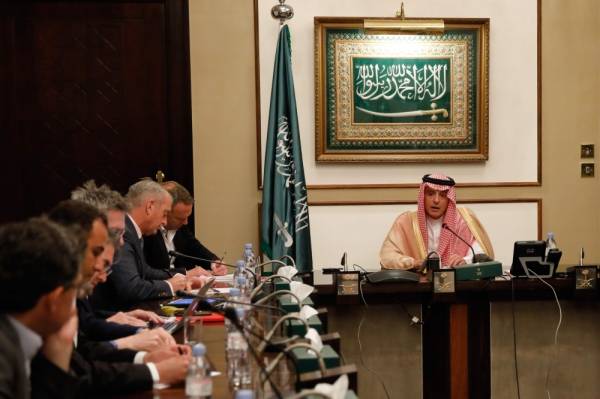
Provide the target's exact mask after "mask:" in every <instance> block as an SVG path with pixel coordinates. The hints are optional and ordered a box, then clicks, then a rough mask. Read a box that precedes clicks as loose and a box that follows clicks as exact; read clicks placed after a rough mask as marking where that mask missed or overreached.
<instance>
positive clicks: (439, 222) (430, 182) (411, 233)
mask: <svg viewBox="0 0 600 399" xmlns="http://www.w3.org/2000/svg"><path fill="white" fill-rule="evenodd" d="M454 185H455V182H454V180H453V179H452V178H450V177H447V176H445V175H442V174H429V175H425V176H423V182H422V183H421V186H420V190H419V197H418V206H417V211H416V212H414V211H409V212H404V213H402V214H401V215H400V216H398V218H397V219H396V220H395V221H394V224H393V225H392V228H391V229H390V231H389V232H388V234H387V236H386V237H385V240H384V241H383V245H382V246H381V250H380V252H379V257H380V263H381V267H382V268H384V269H405V270H408V269H420V268H421V266H422V265H423V262H424V261H425V259H426V258H427V255H428V254H429V253H431V252H437V253H438V254H439V256H440V261H441V265H442V267H455V266H460V265H464V264H466V263H472V262H473V259H472V257H473V252H472V251H471V248H470V247H469V245H470V246H471V247H473V250H474V252H475V253H476V254H479V253H484V254H486V255H488V256H489V257H492V258H493V256H494V252H493V248H492V244H491V242H490V239H489V237H488V235H487V233H486V231H485V229H484V228H483V226H482V224H481V222H479V220H478V219H477V217H476V216H475V214H474V213H473V212H472V211H471V210H470V209H467V208H462V207H460V208H459V207H457V206H456V190H455V188H454ZM459 237H460V238H459ZM461 238H462V240H461ZM463 240H464V241H463ZM465 241H466V242H465ZM467 243H468V244H469V245H467Z"/></svg>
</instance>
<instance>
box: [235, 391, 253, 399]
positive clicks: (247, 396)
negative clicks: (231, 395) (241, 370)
mask: <svg viewBox="0 0 600 399" xmlns="http://www.w3.org/2000/svg"><path fill="white" fill-rule="evenodd" d="M253 398H254V392H252V390H251V389H238V391H237V392H236V393H235V399H253Z"/></svg>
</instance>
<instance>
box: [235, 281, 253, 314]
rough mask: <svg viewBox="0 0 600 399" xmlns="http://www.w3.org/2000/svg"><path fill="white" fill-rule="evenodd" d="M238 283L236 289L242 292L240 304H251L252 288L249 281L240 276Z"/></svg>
mask: <svg viewBox="0 0 600 399" xmlns="http://www.w3.org/2000/svg"><path fill="white" fill-rule="evenodd" d="M236 282H237V284H236V287H238V289H239V290H240V299H239V300H240V302H244V303H250V294H251V293H252V287H251V286H250V285H249V282H248V279H247V278H246V277H245V276H238V277H237V280H236ZM238 307H239V306H238Z"/></svg>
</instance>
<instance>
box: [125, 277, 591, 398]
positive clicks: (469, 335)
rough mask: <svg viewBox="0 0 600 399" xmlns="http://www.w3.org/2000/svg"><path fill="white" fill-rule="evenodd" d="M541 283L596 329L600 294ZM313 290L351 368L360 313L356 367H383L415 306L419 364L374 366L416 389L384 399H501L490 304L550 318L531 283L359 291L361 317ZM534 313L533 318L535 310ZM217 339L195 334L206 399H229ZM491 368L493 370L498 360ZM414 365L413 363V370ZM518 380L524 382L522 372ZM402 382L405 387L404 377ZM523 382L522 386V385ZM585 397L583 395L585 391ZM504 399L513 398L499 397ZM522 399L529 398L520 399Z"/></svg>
mask: <svg viewBox="0 0 600 399" xmlns="http://www.w3.org/2000/svg"><path fill="white" fill-rule="evenodd" d="M546 281H547V282H548V283H549V284H551V285H552V286H553V287H554V288H555V290H556V291H557V294H558V296H559V298H560V300H561V302H563V303H564V302H569V303H573V304H574V305H573V306H571V308H570V310H569V311H570V312H571V313H573V312H576V311H577V309H578V308H580V307H585V308H586V309H587V310H588V311H589V312H591V313H589V314H591V315H593V316H595V317H596V319H595V320H591V321H590V323H591V325H592V326H598V325H599V323H600V317H597V316H599V315H600V312H599V310H600V301H598V299H600V294H599V291H598V290H597V289H594V290H591V291H585V292H580V291H577V290H575V288H574V285H575V284H574V279H573V278H572V277H560V278H552V279H546ZM316 288H317V292H316V294H313V295H312V297H313V300H314V301H315V304H316V305H317V306H321V305H326V306H327V307H328V309H329V316H328V317H329V324H330V329H332V330H338V331H339V332H340V334H341V336H342V342H343V343H344V348H343V351H344V355H345V356H346V359H345V361H346V362H349V361H355V362H356V363H357V364H358V363H359V359H358V356H354V357H355V358H353V355H356V346H355V345H353V343H354V342H355V340H356V329H355V328H356V325H357V324H358V321H359V319H360V317H361V312H362V316H363V317H364V315H365V314H366V315H367V317H368V318H369V319H371V320H373V323H371V325H370V326H369V327H365V331H366V332H363V333H364V337H365V338H366V339H367V340H369V341H370V342H369V341H367V342H364V343H363V344H362V345H363V346H365V347H366V346H369V347H372V348H375V349H376V350H375V351H373V353H361V359H360V360H363V359H362V357H363V356H364V357H365V359H367V361H369V360H368V359H369V358H371V359H372V361H373V362H375V363H377V361H378V360H379V361H384V360H382V359H388V358H387V357H386V356H393V353H390V352H391V351H390V349H389V348H386V347H382V346H383V345H385V344H384V342H389V341H386V339H389V338H391V339H392V341H391V342H394V340H402V339H404V338H402V334H403V333H402V332H401V331H399V330H396V329H395V328H396V327H395V326H398V324H395V325H393V326H394V327H391V326H392V324H390V323H391V322H392V323H393V322H397V320H398V319H400V323H401V324H402V323H404V322H406V320H401V319H402V316H401V313H403V312H404V311H406V309H404V307H405V306H409V307H410V306H411V305H413V306H414V305H416V306H420V307H421V310H422V311H421V312H420V316H421V318H422V319H423V320H424V322H423V324H422V325H421V326H420V333H419V334H418V339H419V340H420V350H421V353H420V354H419V356H420V357H421V359H420V362H417V361H416V358H414V357H411V356H410V355H408V356H404V355H402V356H400V358H398V359H393V361H392V362H391V363H390V362H389V361H388V360H385V362H388V363H387V367H386V366H385V365H384V366H382V368H383V372H382V373H383V374H386V373H387V374H386V375H390V376H391V377H390V378H389V380H391V382H392V384H391V385H393V383H394V380H398V379H399V380H401V381H406V379H404V380H403V379H402V378H397V377H398V376H400V377H402V375H403V374H406V376H410V375H412V374H410V372H411V370H413V371H414V370H415V368H418V369H419V370H417V372H416V374H415V375H420V376H421V381H413V384H411V386H408V385H402V386H401V387H400V388H399V392H394V393H392V394H391V396H392V397H408V398H413V397H423V398H425V399H429V398H436V399H437V398H452V399H459V398H489V397H492V396H494V397H502V395H498V394H497V391H501V390H502V389H503V388H502V387H500V388H499V389H495V390H494V394H493V393H492V388H493V387H492V385H493V384H492V374H493V370H492V366H493V363H494V361H492V360H493V359H492V346H493V343H492V342H491V341H492V338H491V337H492V336H494V331H492V330H491V325H492V324H493V320H494V317H492V314H491V313H492V311H491V309H492V306H491V305H492V303H493V304H502V303H505V304H508V305H510V304H511V303H513V302H511V301H512V299H513V298H514V300H515V302H514V303H518V304H522V303H525V302H528V301H531V302H533V303H536V304H537V303H539V302H543V305H542V307H541V308H539V309H541V312H542V313H543V312H547V313H552V312H554V311H555V305H554V302H553V298H554V297H553V294H552V292H551V291H550V289H549V288H548V287H546V286H545V285H544V284H543V283H541V282H540V281H538V280H528V279H525V280H524V279H518V280H513V281H501V280H496V281H464V282H457V283H456V292H455V293H453V294H433V293H432V284H431V282H429V281H427V280H422V281H421V282H418V283H382V284H376V285H374V284H369V283H366V284H364V285H363V295H364V297H365V299H366V301H367V302H368V303H369V307H368V308H366V309H365V308H364V307H363V306H362V305H361V304H360V303H359V297H358V296H357V297H356V298H354V299H355V300H354V301H351V302H353V303H350V304H343V305H336V291H335V287H334V286H333V285H330V284H326V285H317V286H316ZM514 303H513V312H514ZM563 306H565V305H563ZM145 307H146V308H147V309H154V310H157V309H158V307H159V303H158V302H150V303H148V304H146V306H145ZM400 307H401V308H403V310H402V311H399V310H398V309H399V308H400ZM536 309H537V308H536ZM535 312H538V310H536V311H535ZM533 314H536V313H533ZM527 317H531V316H527ZM393 319H396V320H393ZM522 324H525V323H522ZM534 324H535V321H534ZM552 327H553V326H552ZM403 328H404V327H402V328H401V329H403ZM513 328H514V327H513ZM563 328H564V327H563ZM575 328H580V327H575ZM544 329H545V330H548V327H544ZM369 330H370V331H372V334H375V335H371V337H372V338H371V339H369V332H368V331H369ZM595 331H598V330H595ZM225 334H226V333H225V329H224V326H223V324H205V325H204V327H203V340H204V343H205V344H206V345H207V348H208V354H209V358H210V361H211V362H212V363H213V366H214V367H215V369H216V370H218V371H220V372H221V374H220V375H219V376H216V377H214V378H213V398H230V397H232V396H233V393H232V391H231V390H230V389H229V386H228V381H227V377H226V363H225ZM544 334H545V335H548V334H549V332H548V331H545V332H544ZM413 335H414V334H413ZM175 337H176V339H177V340H178V341H179V342H181V341H182V336H181V332H179V333H177V334H176V335H175ZM592 339H593V338H592ZM408 341H410V339H409V340H408ZM588 341H589V339H588ZM592 342H595V345H596V346H595V347H592V348H590V349H591V350H592V353H591V355H592V356H593V357H592V360H590V361H588V363H587V364H592V369H588V370H583V371H584V374H586V373H588V374H589V373H591V374H592V375H593V374H594V373H596V372H597V371H599V370H600V363H599V364H596V366H595V368H593V365H594V364H595V363H596V360H594V359H600V354H599V351H598V345H597V343H598V340H597V339H596V340H595V341H592ZM503 351H504V349H503ZM496 357H497V356H496ZM509 358H510V356H509ZM394 362H399V363H394ZM495 362H496V363H498V360H496V361H495ZM590 362H591V363H590ZM415 363H417V365H416V366H415ZM523 363H526V361H523ZM393 364H397V365H398V367H397V370H394V367H393V366H392V365H393ZM544 364H545V363H544ZM511 367H512V366H511ZM560 367H561V365H560V364H559V365H557V368H560ZM509 368H510V367H509ZM407 370H408V371H407ZM521 372H522V373H524V374H526V373H527V370H523V371H521ZM359 376H360V377H359V381H361V382H360V384H359V392H358V395H359V397H365V398H376V397H380V396H381V395H378V394H377V393H376V392H377V387H376V386H375V385H378V383H377V380H375V379H373V378H372V376H370V375H369V373H364V372H363V371H362V370H361V369H360V368H359ZM407 378H409V379H410V377H407ZM384 380H385V376H384ZM524 380H527V379H526V378H524ZM366 381H368V382H366ZM373 384H375V385H373ZM413 385H417V386H420V389H419V387H417V388H415V387H414V386H413ZM496 388H497V387H496ZM527 389H528V388H527V387H522V388H521V390H522V391H525V392H527ZM585 389H586V390H587V389H588V388H587V387H585ZM591 389H593V388H591ZM511 390H512V389H511ZM586 392H587V391H586ZM405 395H406V396H405ZM587 395H589V396H587ZM594 395H595V394H594V393H590V394H587V393H585V392H584V394H583V395H580V396H579V397H590V398H593V397H595V396H594ZM126 397H128V398H157V399H158V398H165V399H167V398H184V397H185V390H184V385H183V384H180V385H178V386H174V387H170V388H167V389H163V390H154V391H148V392H143V393H138V394H132V395H127V396H126ZM381 397H383V396H381ZM507 397H513V396H512V395H507ZM522 397H523V398H526V397H535V396H533V395H532V396H527V395H523V396H522Z"/></svg>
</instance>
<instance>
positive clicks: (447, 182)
mask: <svg viewBox="0 0 600 399" xmlns="http://www.w3.org/2000/svg"><path fill="white" fill-rule="evenodd" d="M423 183H433V184H439V185H440V186H449V187H452V186H454V185H455V184H456V182H455V181H454V179H453V178H451V177H448V180H442V179H436V178H435V177H431V175H425V176H423Z"/></svg>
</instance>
